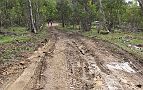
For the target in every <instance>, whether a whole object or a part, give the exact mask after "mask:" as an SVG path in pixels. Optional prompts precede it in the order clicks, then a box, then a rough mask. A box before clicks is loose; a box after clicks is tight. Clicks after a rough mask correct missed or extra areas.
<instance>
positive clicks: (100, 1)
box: [99, 0, 110, 32]
mask: <svg viewBox="0 0 143 90" xmlns="http://www.w3.org/2000/svg"><path fill="white" fill-rule="evenodd" d="M99 4H100V14H101V18H100V19H101V20H100V24H101V25H102V26H103V27H104V29H105V30H106V31H107V32H110V31H109V30H108V28H107V26H106V18H105V13H104V11H103V5H102V0H99ZM99 32H100V31H99Z"/></svg>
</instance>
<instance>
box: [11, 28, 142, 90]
mask: <svg viewBox="0 0 143 90" xmlns="http://www.w3.org/2000/svg"><path fill="white" fill-rule="evenodd" d="M49 33H50V36H51V37H50V39H49V40H48V41H47V42H46V43H47V44H46V45H45V46H44V47H45V48H48V49H44V50H42V49H41V52H42V53H44V56H41V57H40V56H39V57H38V58H41V63H40V65H39V67H38V70H37V72H36V73H35V76H34V78H33V80H31V82H30V83H29V84H28V85H27V88H25V90H143V78H142V77H143V74H142V66H141V64H140V63H138V62H137V61H136V60H135V59H134V57H132V56H131V55H130V54H128V53H127V52H125V51H122V50H118V49H117V50H116V51H117V52H112V49H115V48H114V45H108V44H107V46H106V43H104V42H100V41H99V40H92V39H89V38H85V37H83V36H80V35H77V34H75V33H71V32H67V33H65V32H63V31H60V30H57V29H55V28H50V30H49ZM9 90H10V89H9ZM15 90H16V89H15Z"/></svg>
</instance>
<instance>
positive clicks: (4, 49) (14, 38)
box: [0, 27, 48, 63]
mask: <svg viewBox="0 0 143 90" xmlns="http://www.w3.org/2000/svg"><path fill="white" fill-rule="evenodd" d="M2 32H10V33H12V35H2V34H0V63H4V62H7V61H11V60H22V59H23V58H25V57H23V56H22V55H23V53H27V54H28V53H32V52H33V51H34V50H35V48H37V47H38V45H39V44H40V43H41V41H43V40H44V39H45V38H48V30H47V28H46V27H45V28H44V29H43V30H41V31H39V32H38V34H33V33H31V32H30V31H27V30H26V28H23V27H11V28H8V29H3V31H2ZM13 33H14V34H13ZM26 57H27V56H26Z"/></svg>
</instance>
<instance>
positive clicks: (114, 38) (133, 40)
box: [83, 29, 143, 58]
mask: <svg viewBox="0 0 143 90" xmlns="http://www.w3.org/2000/svg"><path fill="white" fill-rule="evenodd" d="M83 35H84V36H87V37H92V38H94V37H96V38H98V39H102V40H105V41H108V42H111V43H114V44H116V45H117V46H119V47H121V48H123V49H124V50H126V51H128V52H130V53H133V54H136V55H137V56H139V57H141V58H143V50H142V49H141V50H140V49H136V48H133V47H129V45H132V46H134V45H138V44H142V45H143V32H140V33H128V32H115V33H109V34H106V35H102V34H98V33H97V31H96V30H95V29H93V30H91V31H89V32H84V33H83Z"/></svg>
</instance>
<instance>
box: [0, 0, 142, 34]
mask: <svg viewBox="0 0 143 90" xmlns="http://www.w3.org/2000/svg"><path fill="white" fill-rule="evenodd" d="M142 2H143V1H142V0H133V1H129V2H127V1H126V0H0V30H2V29H3V28H8V27H17V26H18V27H19V26H20V27H26V28H27V29H28V30H31V31H32V32H34V33H36V32H37V31H38V30H40V28H42V27H43V26H44V24H45V22H47V21H48V19H52V20H53V21H56V22H60V23H62V26H63V27H65V26H69V25H72V26H73V28H74V27H75V26H77V25H78V26H80V27H79V28H80V29H81V30H82V31H90V30H91V27H92V26H98V27H99V28H100V29H99V30H101V29H102V28H103V29H105V30H107V31H108V32H114V30H115V29H118V30H125V31H132V32H134V31H143V30H142V28H143V15H142V14H143V9H142V8H143V4H142Z"/></svg>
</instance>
